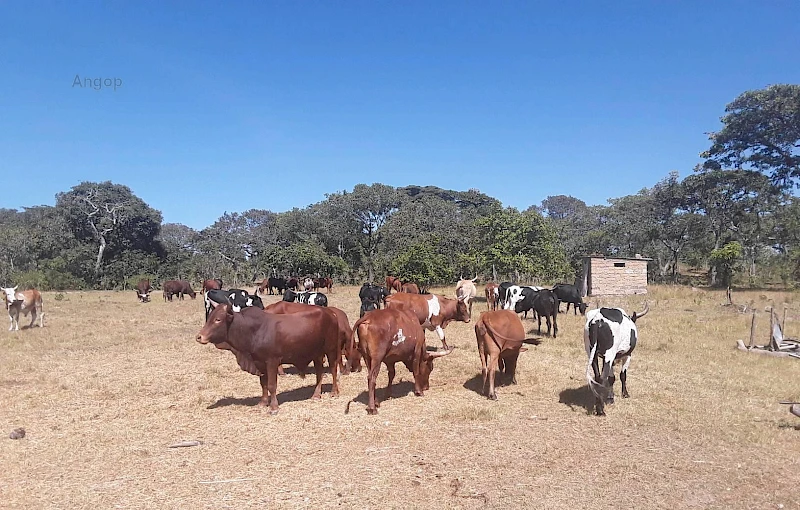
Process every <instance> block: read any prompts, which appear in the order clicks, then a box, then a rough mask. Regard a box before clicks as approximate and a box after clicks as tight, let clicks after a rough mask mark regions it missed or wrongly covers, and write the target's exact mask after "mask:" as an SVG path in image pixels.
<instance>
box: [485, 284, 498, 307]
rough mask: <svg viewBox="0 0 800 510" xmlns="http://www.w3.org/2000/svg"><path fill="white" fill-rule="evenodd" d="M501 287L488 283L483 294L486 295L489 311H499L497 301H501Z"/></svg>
mask: <svg viewBox="0 0 800 510" xmlns="http://www.w3.org/2000/svg"><path fill="white" fill-rule="evenodd" d="M499 287H500V286H499V285H497V284H496V283H487V284H486V288H485V289H483V293H484V294H485V295H486V306H487V307H488V308H489V310H491V311H494V310H497V301H498V300H499V299H500V292H499Z"/></svg>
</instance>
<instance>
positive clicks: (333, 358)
mask: <svg viewBox="0 0 800 510" xmlns="http://www.w3.org/2000/svg"><path fill="white" fill-rule="evenodd" d="M327 356H328V366H329V367H330V369H331V379H332V381H331V397H338V396H339V367H340V366H343V365H342V349H341V346H340V345H338V342H337V348H334V349H332V350H331V352H329V353H328V354H327Z"/></svg>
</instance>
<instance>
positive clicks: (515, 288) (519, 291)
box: [500, 285, 542, 319]
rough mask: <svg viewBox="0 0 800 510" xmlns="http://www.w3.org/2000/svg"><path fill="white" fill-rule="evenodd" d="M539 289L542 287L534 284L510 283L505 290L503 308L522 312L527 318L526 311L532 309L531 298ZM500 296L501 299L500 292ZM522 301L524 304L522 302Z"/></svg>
mask: <svg viewBox="0 0 800 510" xmlns="http://www.w3.org/2000/svg"><path fill="white" fill-rule="evenodd" d="M540 290H542V287H536V286H534V285H524V286H521V285H510V286H509V287H508V289H507V291H506V299H505V302H504V304H503V308H504V309H506V310H514V311H515V312H517V313H524V317H525V318H526V319H527V318H528V311H529V310H531V309H533V299H534V298H535V297H536V294H537V293H538V292H539V291H540ZM500 298H501V299H502V294H501V296H500ZM523 302H524V304H522V303H523Z"/></svg>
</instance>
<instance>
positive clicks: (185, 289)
mask: <svg viewBox="0 0 800 510" xmlns="http://www.w3.org/2000/svg"><path fill="white" fill-rule="evenodd" d="M178 282H179V283H180V284H181V292H180V294H179V295H178V298H179V299H183V296H184V295H186V294H188V295H189V297H191V298H192V299H194V298H195V297H196V296H197V292H195V291H194V290H192V284H191V283H189V280H179V281H178Z"/></svg>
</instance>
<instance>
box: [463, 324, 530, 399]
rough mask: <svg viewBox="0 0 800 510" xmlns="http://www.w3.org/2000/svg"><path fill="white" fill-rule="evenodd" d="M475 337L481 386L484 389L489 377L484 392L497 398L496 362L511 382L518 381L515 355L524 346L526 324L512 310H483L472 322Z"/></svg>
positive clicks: (517, 355)
mask: <svg viewBox="0 0 800 510" xmlns="http://www.w3.org/2000/svg"><path fill="white" fill-rule="evenodd" d="M475 338H476V339H477V340H478V355H479V356H480V358H481V375H482V376H483V387H482V388H481V389H482V390H483V391H486V381H487V379H488V381H489V392H488V393H487V394H486V395H487V396H488V397H489V398H490V399H491V400H497V393H496V392H495V390H494V377H495V372H496V371H497V369H498V365H499V367H500V370H501V372H505V375H506V376H510V379H511V383H512V384H517V377H516V370H517V358H518V357H519V353H520V352H522V351H525V350H527V349H525V348H524V347H522V342H523V341H524V340H525V328H524V327H523V326H522V321H521V320H519V316H518V315H517V314H516V313H514V311H512V310H497V311H494V312H483V313H482V314H481V316H480V318H479V319H478V322H476V323H475Z"/></svg>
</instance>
